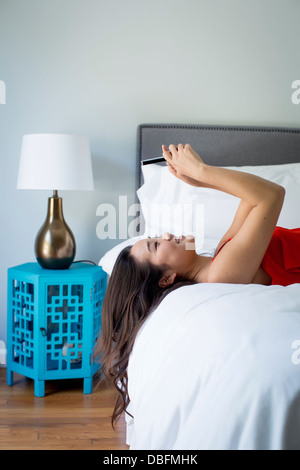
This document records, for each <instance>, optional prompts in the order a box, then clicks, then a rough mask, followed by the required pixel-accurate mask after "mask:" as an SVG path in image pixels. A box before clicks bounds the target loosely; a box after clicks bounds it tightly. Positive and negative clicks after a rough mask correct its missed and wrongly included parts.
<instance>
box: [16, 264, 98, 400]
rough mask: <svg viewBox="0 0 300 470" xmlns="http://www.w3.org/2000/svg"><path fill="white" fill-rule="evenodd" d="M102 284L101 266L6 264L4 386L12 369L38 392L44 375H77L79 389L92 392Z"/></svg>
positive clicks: (42, 389)
mask: <svg viewBox="0 0 300 470" xmlns="http://www.w3.org/2000/svg"><path fill="white" fill-rule="evenodd" d="M106 283H107V275H106V273H105V272H104V271H103V270H102V268H100V267H98V266H92V265H89V264H85V263H74V264H72V265H71V267H70V268H69V269H65V270H48V269H43V268H42V267H41V266H40V265H39V264H37V263H27V264H23V265H21V266H16V267H14V268H10V269H8V311H7V317H8V318H7V324H8V331H7V383H8V385H13V372H17V373H19V374H22V375H24V376H26V377H30V378H32V379H34V394H35V396H38V397H42V396H44V394H45V380H57V379H72V378H83V379H84V386H83V391H84V393H91V392H92V387H93V376H94V374H95V373H96V372H97V370H98V369H99V363H97V362H95V361H93V356H92V355H93V350H94V346H95V343H96V339H97V337H98V335H99V332H100V328H101V308H102V301H103V297H104V294H105V289H106Z"/></svg>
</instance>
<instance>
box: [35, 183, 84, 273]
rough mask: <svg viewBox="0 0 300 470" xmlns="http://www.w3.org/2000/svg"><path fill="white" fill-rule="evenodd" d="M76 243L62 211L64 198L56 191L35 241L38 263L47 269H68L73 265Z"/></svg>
mask: <svg viewBox="0 0 300 470" xmlns="http://www.w3.org/2000/svg"><path fill="white" fill-rule="evenodd" d="M75 252H76V243H75V238H74V235H73V233H72V232H71V229H70V227H69V226H68V225H67V223H66V221H65V219H64V216H63V210H62V198H61V197H58V195H57V191H54V193H53V197H49V199H48V213H47V217H46V220H45V222H44V224H43V225H42V227H41V228H40V230H39V232H38V234H37V237H36V240H35V256H36V259H37V262H38V263H39V264H40V265H41V266H42V267H43V268H45V269H67V268H69V266H70V265H71V264H72V262H73V260H74V257H75Z"/></svg>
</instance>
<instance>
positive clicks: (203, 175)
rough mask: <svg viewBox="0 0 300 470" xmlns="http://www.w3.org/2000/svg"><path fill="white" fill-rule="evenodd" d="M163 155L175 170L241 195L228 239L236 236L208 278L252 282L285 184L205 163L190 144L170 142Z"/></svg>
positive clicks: (211, 185)
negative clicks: (281, 184)
mask: <svg viewBox="0 0 300 470" xmlns="http://www.w3.org/2000/svg"><path fill="white" fill-rule="evenodd" d="M163 155H164V157H165V159H166V160H167V162H168V163H169V165H170V167H171V168H170V171H171V172H172V173H173V174H175V173H178V174H179V175H184V176H185V177H188V178H192V179H194V180H197V181H199V183H200V185H203V186H206V187H211V188H215V189H218V190H220V191H223V192H225V193H228V194H232V195H234V196H236V197H238V198H240V199H241V204H240V206H239V209H238V211H237V213H236V216H235V219H234V221H233V224H232V226H231V227H230V229H229V231H228V232H227V234H226V237H227V239H228V238H231V237H234V238H233V239H232V240H231V241H230V242H229V243H227V244H226V245H225V246H224V248H223V249H222V251H221V252H220V253H219V255H218V257H217V258H216V259H215V261H214V263H212V265H211V267H210V269H209V272H208V279H207V280H208V282H234V283H235V282H237V283H250V282H251V281H252V279H253V278H254V276H255V274H256V272H257V270H258V268H259V266H260V264H261V262H262V259H263V256H264V254H265V252H266V249H267V247H268V245H269V243H270V240H271V237H272V235H273V232H274V229H275V226H276V223H277V220H278V217H279V214H280V211H281V208H282V204H283V200H284V193H285V191H284V188H283V187H282V186H279V185H277V184H275V183H273V182H271V181H268V180H265V179H263V178H260V177H258V176H255V175H251V174H248V173H244V172H241V171H235V170H229V169H225V168H220V167H214V166H211V165H206V164H205V163H204V162H203V161H202V159H201V158H200V156H199V155H198V154H197V153H196V152H195V151H194V150H193V149H192V147H191V146H190V145H186V146H185V147H184V146H183V145H178V146H177V147H176V146H175V145H171V146H170V147H169V151H167V150H164V152H163ZM223 238H225V237H223ZM222 240H223V239H222ZM224 241H225V240H224Z"/></svg>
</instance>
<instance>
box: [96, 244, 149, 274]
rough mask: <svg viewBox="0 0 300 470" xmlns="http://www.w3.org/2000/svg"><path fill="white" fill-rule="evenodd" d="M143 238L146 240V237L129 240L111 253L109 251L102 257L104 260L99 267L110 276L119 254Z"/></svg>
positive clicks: (101, 260) (115, 247) (114, 248)
mask: <svg viewBox="0 0 300 470" xmlns="http://www.w3.org/2000/svg"><path fill="white" fill-rule="evenodd" d="M142 238H144V236H138V237H133V238H129V239H128V240H125V241H123V242H121V243H118V244H117V245H116V246H114V247H113V248H111V249H110V250H109V251H107V252H106V253H105V255H104V256H102V258H101V259H100V261H99V266H101V267H102V269H103V270H104V271H105V272H106V273H107V274H108V275H109V276H110V275H111V272H112V269H113V267H114V264H115V261H116V259H117V257H118V255H119V253H120V252H121V251H122V250H123V248H126V246H129V245H133V244H134V243H136V242H138V241H139V240H141V239H142Z"/></svg>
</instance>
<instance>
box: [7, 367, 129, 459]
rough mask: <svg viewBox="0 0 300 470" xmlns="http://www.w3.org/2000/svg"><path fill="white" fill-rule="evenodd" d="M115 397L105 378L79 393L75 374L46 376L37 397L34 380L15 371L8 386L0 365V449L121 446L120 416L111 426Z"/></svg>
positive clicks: (123, 435)
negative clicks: (60, 377)
mask: <svg viewBox="0 0 300 470" xmlns="http://www.w3.org/2000/svg"><path fill="white" fill-rule="evenodd" d="M115 398H116V392H115V390H114V389H112V388H109V387H107V386H106V385H105V384H101V385H100V386H98V387H95V388H94V391H93V393H92V394H90V395H84V394H83V383H82V380H77V379H76V380H65V381H62V380H58V381H48V382H46V396H45V397H43V398H37V397H35V396H34V383H33V380H31V379H28V378H26V377H22V376H20V375H17V374H15V380H14V385H13V386H12V387H9V386H8V385H7V384H6V369H3V368H0V449H1V450H126V449H128V446H127V445H126V425H125V419H124V417H122V418H121V419H120V421H119V422H118V424H117V426H116V430H114V429H113V428H112V426H111V414H112V410H113V406H114V402H115Z"/></svg>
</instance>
